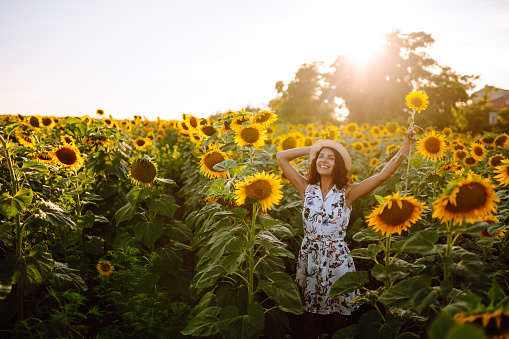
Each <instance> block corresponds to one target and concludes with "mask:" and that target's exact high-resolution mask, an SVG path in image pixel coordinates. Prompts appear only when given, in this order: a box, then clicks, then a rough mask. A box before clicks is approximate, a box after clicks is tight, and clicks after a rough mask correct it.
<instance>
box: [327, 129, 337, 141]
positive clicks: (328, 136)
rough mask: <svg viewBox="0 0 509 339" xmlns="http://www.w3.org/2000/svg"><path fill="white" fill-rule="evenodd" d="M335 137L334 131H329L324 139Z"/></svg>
mask: <svg viewBox="0 0 509 339" xmlns="http://www.w3.org/2000/svg"><path fill="white" fill-rule="evenodd" d="M335 138H336V133H334V131H330V132H329V133H328V135H327V138H326V139H330V140H334V139H335Z"/></svg>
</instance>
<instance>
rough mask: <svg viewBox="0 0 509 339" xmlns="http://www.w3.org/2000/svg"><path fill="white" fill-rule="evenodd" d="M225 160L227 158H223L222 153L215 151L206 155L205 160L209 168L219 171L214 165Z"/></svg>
mask: <svg viewBox="0 0 509 339" xmlns="http://www.w3.org/2000/svg"><path fill="white" fill-rule="evenodd" d="M224 160H225V158H223V156H222V155H221V154H220V153H217V152H214V153H211V154H209V155H206V156H205V160H204V161H203V162H204V163H205V166H207V168H208V169H209V170H211V171H214V172H217V171H215V170H214V166H215V165H216V164H219V163H220V162H221V161H224ZM221 172H222V171H221Z"/></svg>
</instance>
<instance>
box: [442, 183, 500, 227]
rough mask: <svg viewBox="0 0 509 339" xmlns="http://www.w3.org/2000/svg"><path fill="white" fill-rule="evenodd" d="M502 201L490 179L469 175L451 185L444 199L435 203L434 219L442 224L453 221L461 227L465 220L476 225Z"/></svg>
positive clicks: (446, 190)
mask: <svg viewBox="0 0 509 339" xmlns="http://www.w3.org/2000/svg"><path fill="white" fill-rule="evenodd" d="M499 201H500V199H499V198H498V197H497V195H496V194H495V191H494V190H493V187H492V186H491V184H490V183H489V179H488V178H480V177H478V176H472V174H469V175H468V176H467V177H459V178H458V179H456V180H455V181H452V182H450V183H449V185H448V186H447V188H446V189H445V193H444V194H443V196H442V197H440V198H439V199H437V200H435V202H433V215H432V217H433V218H439V219H440V221H441V222H442V223H445V222H448V221H451V220H453V221H454V222H455V223H457V224H459V225H460V226H461V225H462V224H463V220H466V222H468V223H475V222H476V221H479V220H481V219H482V218H485V217H487V216H489V215H492V214H493V212H495V211H496V209H497V203H498V202H499Z"/></svg>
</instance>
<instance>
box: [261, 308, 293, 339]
mask: <svg viewBox="0 0 509 339" xmlns="http://www.w3.org/2000/svg"><path fill="white" fill-rule="evenodd" d="M289 332H290V322H289V321H288V317H287V316H286V313H285V312H283V311H281V310H280V309H279V308H271V309H269V310H267V311H266V312H265V327H264V328H263V335H264V336H265V337H268V338H286V337H287V334H288V333H289Z"/></svg>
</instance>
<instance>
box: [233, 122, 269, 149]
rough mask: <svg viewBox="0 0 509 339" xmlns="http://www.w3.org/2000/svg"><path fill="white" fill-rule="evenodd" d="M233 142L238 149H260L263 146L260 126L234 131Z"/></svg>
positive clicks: (263, 133) (263, 132) (243, 127)
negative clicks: (247, 147) (250, 147)
mask: <svg viewBox="0 0 509 339" xmlns="http://www.w3.org/2000/svg"><path fill="white" fill-rule="evenodd" d="M236 132H237V133H236V134H235V142H236V143H237V145H239V147H243V146H253V147H255V148H262V146H263V145H264V144H265V138H266V136H265V131H264V130H263V128H262V127H261V126H260V125H248V126H241V127H239V128H238V129H237V130H236Z"/></svg>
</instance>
